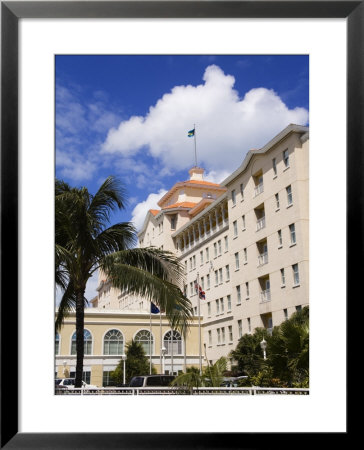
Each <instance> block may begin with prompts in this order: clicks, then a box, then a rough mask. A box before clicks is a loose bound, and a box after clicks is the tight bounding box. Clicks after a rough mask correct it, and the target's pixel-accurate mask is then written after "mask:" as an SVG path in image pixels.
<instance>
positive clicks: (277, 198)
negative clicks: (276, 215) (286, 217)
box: [275, 194, 279, 209]
mask: <svg viewBox="0 0 364 450" xmlns="http://www.w3.org/2000/svg"><path fill="white" fill-rule="evenodd" d="M275 197H276V209H279V194H275Z"/></svg>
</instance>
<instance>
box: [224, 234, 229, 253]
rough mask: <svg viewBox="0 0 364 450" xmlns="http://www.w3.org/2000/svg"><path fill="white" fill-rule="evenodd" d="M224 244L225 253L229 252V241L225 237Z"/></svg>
mask: <svg viewBox="0 0 364 450" xmlns="http://www.w3.org/2000/svg"><path fill="white" fill-rule="evenodd" d="M224 242H225V252H227V251H228V250H229V241H228V237H227V236H225V237H224Z"/></svg>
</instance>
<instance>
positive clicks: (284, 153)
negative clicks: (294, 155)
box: [283, 149, 289, 167]
mask: <svg viewBox="0 0 364 450" xmlns="http://www.w3.org/2000/svg"><path fill="white" fill-rule="evenodd" d="M283 162H284V167H289V155H288V149H286V150H284V152H283Z"/></svg>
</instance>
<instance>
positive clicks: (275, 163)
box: [272, 158, 277, 176]
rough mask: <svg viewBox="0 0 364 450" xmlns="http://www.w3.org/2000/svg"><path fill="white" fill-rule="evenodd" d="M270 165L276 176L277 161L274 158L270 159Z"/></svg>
mask: <svg viewBox="0 0 364 450" xmlns="http://www.w3.org/2000/svg"><path fill="white" fill-rule="evenodd" d="M272 165H273V173H274V176H276V175H277V162H276V159H275V158H273V159H272Z"/></svg>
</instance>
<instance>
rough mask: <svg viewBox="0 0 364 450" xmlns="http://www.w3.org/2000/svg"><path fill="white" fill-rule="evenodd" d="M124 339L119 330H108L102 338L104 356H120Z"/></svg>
mask: <svg viewBox="0 0 364 450" xmlns="http://www.w3.org/2000/svg"><path fill="white" fill-rule="evenodd" d="M123 352H124V339H123V335H122V334H121V332H120V331H119V330H110V331H108V332H107V333H106V335H105V337H104V355H122V354H123Z"/></svg>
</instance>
